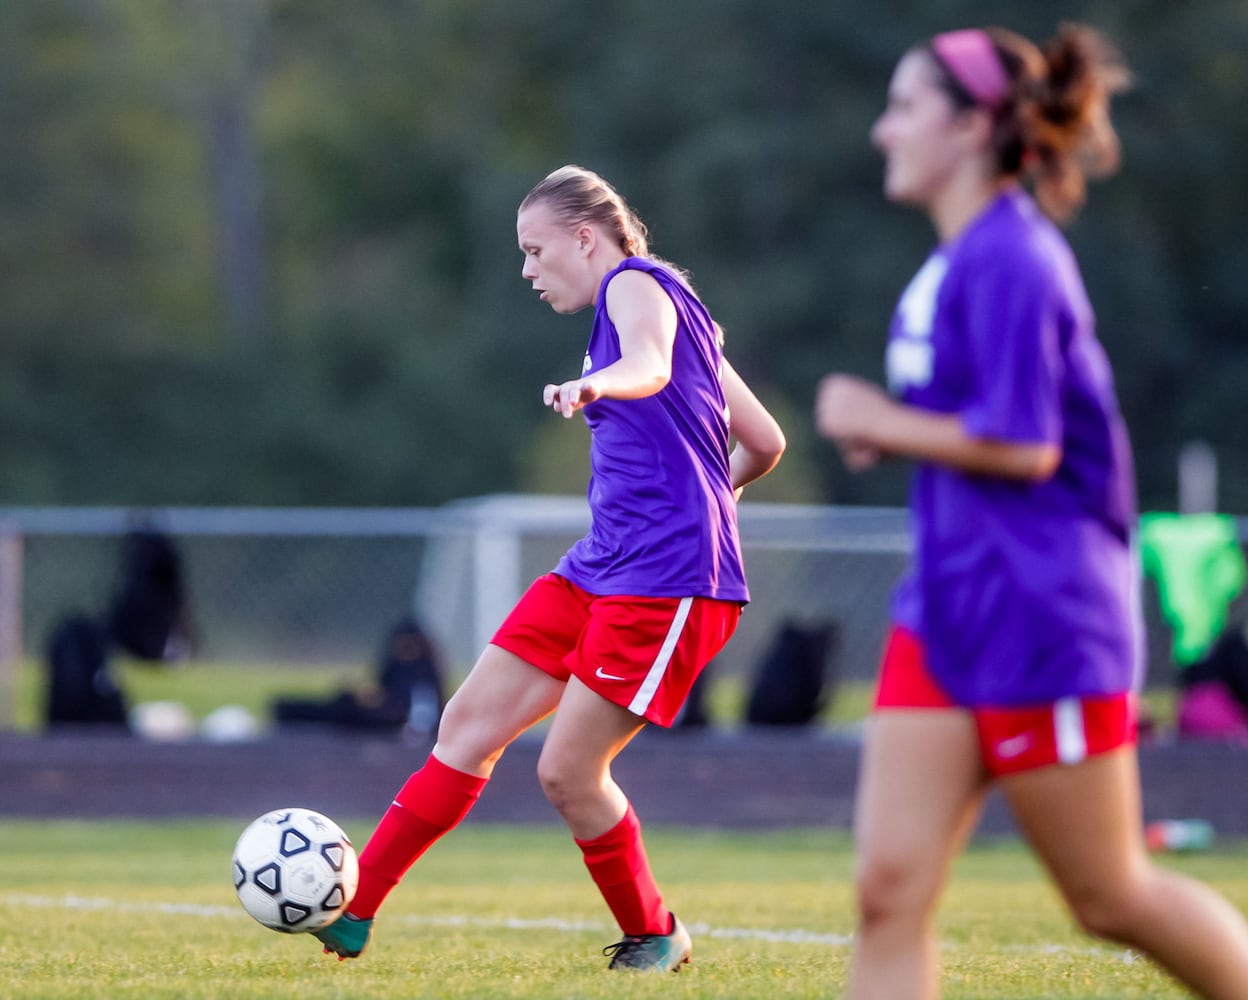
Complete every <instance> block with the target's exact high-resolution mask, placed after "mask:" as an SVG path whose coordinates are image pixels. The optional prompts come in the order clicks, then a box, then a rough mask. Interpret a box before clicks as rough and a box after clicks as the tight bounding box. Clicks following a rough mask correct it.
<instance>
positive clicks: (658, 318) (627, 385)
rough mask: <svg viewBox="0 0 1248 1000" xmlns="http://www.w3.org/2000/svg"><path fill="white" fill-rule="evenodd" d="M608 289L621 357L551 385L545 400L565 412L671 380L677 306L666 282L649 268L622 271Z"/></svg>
mask: <svg viewBox="0 0 1248 1000" xmlns="http://www.w3.org/2000/svg"><path fill="white" fill-rule="evenodd" d="M606 295H607V314H608V315H609V316H610V317H611V322H612V323H614V324H615V329H616V332H617V333H618V334H619V337H620V359H619V360H618V361H616V362H614V363H612V364H609V365H607V367H606V368H603V369H602V370H601V371H597V372H591V373H590V374H589V375H586V376H585V377H584V378H578V379H572V380H570V381H568V382H563V383H561V384H559V385H548V386H546V388H545V390H544V391H543V393H542V398H543V400H544V402H545V404H546V405H547V406H549V407H551V408H552V409H553V410H555V411H556V412H557V413H561V414H562V415H563V416H565V417H570V416H572V414H574V413H575V412H576V411H577V410H579V409H581V408H582V407H584V406H587V405H588V404H590V403H592V402H594V401H595V400H597V399H601V398H603V397H607V398H609V399H644V398H645V397H646V396H653V395H654V394H655V393H656V392H659V391H660V390H662V389H663V387H664V386H666V385H667V383H668V382H669V381H671V377H672V345H673V344H674V343H675V341H676V307H675V306H674V305H673V304H672V300H671V299H670V298H668V295H667V293H666V292H665V291H663V288H662V286H660V285H659V283H658V282H657V281H655V280H654V278H652V277H650V275H648V274H646V273H645V272H643V271H621V272H620V273H619V274H617V275H616V276H615V277H614V278H612V279H611V281H610V283H609V284H608V285H607V291H606Z"/></svg>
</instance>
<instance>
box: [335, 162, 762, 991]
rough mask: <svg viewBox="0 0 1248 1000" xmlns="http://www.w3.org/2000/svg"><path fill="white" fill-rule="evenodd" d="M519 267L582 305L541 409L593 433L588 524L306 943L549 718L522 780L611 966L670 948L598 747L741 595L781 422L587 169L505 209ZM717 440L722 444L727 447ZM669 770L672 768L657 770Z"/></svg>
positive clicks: (672, 692) (553, 302) (682, 682)
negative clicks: (760, 484)
mask: <svg viewBox="0 0 1248 1000" xmlns="http://www.w3.org/2000/svg"><path fill="white" fill-rule="evenodd" d="M516 228H517V236H518V238H519V243H520V249H521V251H522V252H523V254H524V268H523V271H522V275H523V277H524V279H525V280H526V281H529V282H530V283H531V284H532V286H533V290H534V291H535V292H537V293H538V294H539V296H540V298H541V300H542V301H543V302H545V303H547V304H548V305H549V306H550V307H551V308H552V309H553V310H555V312H557V313H563V314H572V313H576V312H579V311H580V310H582V309H585V308H588V307H590V306H593V307H594V322H593V330H592V332H591V334H590V339H589V346H588V349H587V352H586V354H585V358H584V364H583V367H582V370H581V376H580V377H579V378H575V379H572V380H570V381H566V382H562V383H559V384H552V385H547V386H546V387H545V389H544V391H543V399H544V402H545V405H547V406H549V407H551V408H552V409H553V410H554V411H555V412H556V413H559V414H561V415H563V416H564V417H571V416H572V415H573V414H574V413H576V412H577V411H580V410H583V411H584V413H585V420H586V422H587V423H588V424H589V427H590V429H591V432H592V444H591V448H590V457H591V467H592V478H591V480H590V486H589V503H590V509H591V512H592V526H591V528H590V531H589V533H588V534H587V535H586V536H585V537H584V538H583V539H581V540H580V541H579V542H577V543H576V544H575V545H574V546H573V547H572V548H571V549H570V550H569V551H568V553H567V554H566V555H565V556H564V557H563V559H562V561H561V562H560V563H559V565H558V566H557V567H556V569H555V570H554V572H552V573H549V574H547V575H545V576H543V577H540V578H539V579H538V580H537V581H535V582H534V583H533V585H532V586H531V587H530V589H529V590H528V591H527V592H526V593H525V594H524V596H523V597H521V599H520V601H519V603H518V604H517V605H516V607H515V609H514V610H513V611H512V612H511V614H510V615H509V616H508V617H507V619H506V621H505V622H504V623H503V624H502V626H501V627H500V629H499V630H498V632H497V634H496V635H495V636H494V639H493V641H492V642H491V643H490V644H489V645H487V646H486V649H485V651H484V652H483V653H482V654H481V656H480V658H479V659H478V660H477V663H476V665H475V666H474V667H473V669H472V671H471V673H470V674H469V675H468V677H467V678H466V679H465V681H464V683H463V684H462V685H461V686H460V688H459V690H458V691H457V692H456V693H455V695H454V696H453V697H452V698H451V700H450V702H449V703H448V704H447V707H446V710H445V713H444V714H443V717H442V721H441V725H440V727H439V730H438V737H437V742H436V744H435V745H434V748H433V751H432V753H431V754H430V756H429V759H428V760H427V761H426V763H425V766H424V767H423V768H422V769H421V770H419V771H417V772H416V773H415V774H413V775H412V776H411V778H410V779H409V780H408V781H407V783H406V784H405V785H404V786H403V787H402V788H401V789H399V792H398V794H397V795H396V796H395V799H394V803H393V804H392V805H391V807H390V809H389V810H388V811H387V812H386V814H385V815H384V816H383V818H382V820H381V822H380V824H379V825H378V827H377V830H376V831H375V833H374V834H373V836H372V838H371V839H370V840H369V842H368V845H367V846H366V847H365V849H364V851H363V852H362V854H361V856H360V886H359V890H358V891H357V893H356V896H355V898H354V900H353V901H352V903H351V906H350V907H349V910H348V912H347V914H346V915H345V916H344V917H343V918H341V919H339V920H338V921H336V922H335V923H333V924H331V925H330V926H329V927H328V928H326V929H325V930H323V931H320V932H317V937H318V938H319V939H320V940H321V941H322V943H323V944H324V945H325V950H326V952H333V953H336V954H338V955H339V956H340V957H350V958H353V957H355V956H357V955H359V954H360V952H361V951H362V950H363V949H364V947H365V945H366V944H367V942H368V939H369V936H370V933H371V929H372V924H373V917H374V915H375V914H376V912H377V909H378V907H379V906H380V905H381V903H382V901H383V900H384V899H385V897H386V895H387V894H388V893H389V892H390V890H391V889H393V888H394V886H395V885H396V884H397V883H398V881H399V880H400V878H402V876H403V874H404V873H405V872H406V871H407V870H408V868H409V867H410V866H411V865H412V864H413V863H414V862H415V861H416V859H417V858H419V857H420V856H421V854H422V853H423V852H424V851H425V850H426V849H427V848H428V847H429V846H430V844H432V843H433V842H434V841H435V840H437V839H438V838H439V837H441V836H442V835H443V834H444V833H446V832H447V831H448V830H450V829H452V828H453V827H454V826H456V825H457V824H458V823H459V822H460V821H461V820H462V819H463V818H464V816H465V815H466V814H467V813H468V811H469V809H471V808H472V806H473V804H474V803H475V802H476V800H477V797H478V796H479V795H480V794H481V791H482V789H483V787H484V786H485V784H486V782H487V781H488V780H489V777H490V774H491V772H492V771H493V769H494V766H495V764H496V763H497V762H498V760H499V758H500V757H501V756H502V754H503V751H504V750H505V749H506V747H507V746H508V745H509V744H510V743H511V742H512V741H513V740H515V739H516V737H518V736H519V735H520V734H521V733H523V732H524V731H525V730H527V729H529V728H530V727H531V726H533V725H534V723H536V722H538V721H539V720H541V719H544V718H546V717H547V716H549V715H551V714H552V713H553V714H554V718H553V720H552V721H551V724H550V728H549V731H548V732H547V735H546V738H545V741H544V743H543V747H542V752H541V755H540V758H539V761H538V778H539V779H540V781H541V784H542V788H543V789H544V790H545V792H546V795H547V796H548V797H549V799H550V801H551V803H552V804H553V805H554V806H555V808H556V809H557V810H558V811H559V813H560V814H561V815H562V816H563V818H564V820H565V821H566V822H567V824H568V828H569V829H570V830H571V832H572V836H573V837H574V838H575V840H576V843H577V844H578V845H579V847H580V848H581V851H582V852H583V854H584V859H585V864H586V866H587V867H588V869H589V873H590V875H591V876H592V878H593V880H594V882H595V883H596V884H597V886H598V888H599V890H600V891H601V892H602V895H603V898H604V899H605V900H606V903H607V906H608V907H609V908H610V910H611V913H612V914H613V915H614V917H615V919H616V921H617V923H618V924H619V926H620V929H621V931H622V932H623V934H624V937H623V939H622V940H621V941H619V942H618V943H617V944H614V945H611V946H610V947H609V948H607V949H606V953H608V954H610V955H611V956H612V960H611V963H610V964H611V967H612V968H640V969H671V970H675V969H677V968H679V966H680V965H681V964H682V963H683V962H686V961H688V960H689V955H690V952H691V943H690V939H689V935H688V933H687V932H686V930H685V928H684V927H683V926H682V925H681V924H680V922H679V921H678V920H677V919H676V917H675V916H674V915H673V914H672V913H671V912H670V911H669V910H668V908H667V907H666V906H665V905H664V902H663V898H662V895H661V894H660V892H659V890H658V887H657V886H656V884H655V880H654V877H653V875H652V874H651V870H650V864H649V861H648V860H647V857H646V851H645V848H644V846H643V844H642V838H641V827H640V824H639V823H638V820H637V816H636V815H635V814H634V812H633V809H632V807H631V805H630V804H629V801H628V799H627V797H626V796H625V794H624V792H623V791H622V790H621V789H620V787H619V786H618V785H616V783H615V782H614V780H613V779H612V777H611V762H612V761H613V760H614V759H615V757H616V755H617V754H619V752H620V751H621V750H622V749H623V748H624V747H625V746H626V745H627V744H628V742H629V741H630V740H632V738H633V737H634V736H636V735H637V733H638V732H640V731H641V729H642V727H643V726H644V725H645V724H646V723H647V722H653V723H657V724H658V725H660V726H670V725H671V724H672V722H673V720H674V719H675V718H676V715H677V713H678V711H679V709H680V707H681V705H682V703H683V702H684V700H685V698H686V696H687V695H688V692H689V689H690V687H691V686H692V684H693V682H694V680H695V679H696V678H697V676H698V673H699V672H700V671H701V670H702V668H703V667H704V666H705V665H706V663H707V662H708V661H709V660H710V659H711V658H712V657H713V656H714V655H715V654H716V653H717V652H718V651H719V650H720V648H721V647H722V646H723V645H724V643H725V642H727V641H728V639H729V637H730V636H731V635H732V633H733V630H734V629H735V628H736V625H737V622H738V620H739V618H740V615H741V609H742V606H743V605H744V604H745V603H746V601H747V600H748V599H749V594H748V591H747V589H746V581H745V575H744V572H743V569H742V563H741V549H740V543H739V540H738V536H737V517H736V500H737V499H738V498H739V496H740V491H741V488H742V487H743V486H745V485H746V484H747V483H749V482H751V481H752V480H754V479H757V478H758V477H759V476H762V475H764V474H766V473H767V472H768V471H770V470H771V468H772V467H773V466H774V465H775V464H776V462H777V461H779V459H780V455H781V453H782V452H783V450H784V446H785V441H784V435H783V434H782V432H781V430H780V427H779V426H778V425H777V424H776V422H775V420H774V419H772V417H771V415H770V414H769V413H768V412H767V410H766V409H764V407H763V406H762V404H761V403H760V402H759V401H758V400H757V399H756V398H755V396H754V395H753V393H751V392H750V390H749V389H748V388H747V387H746V385H745V383H744V382H743V381H742V380H741V378H740V377H739V376H738V375H737V374H736V372H735V371H734V370H733V369H732V367H731V366H730V365H729V364H728V363H727V361H725V360H724V357H723V349H722V342H721V341H722V337H721V332H720V330H719V328H718V326H717V325H716V324H715V323H714V321H713V320H712V319H711V317H710V315H709V314H708V312H707V311H706V308H705V307H704V306H703V305H702V303H701V302H700V301H699V299H698V297H697V295H696V294H695V293H694V292H693V290H692V288H691V287H690V285H689V283H688V280H687V278H686V277H685V276H684V275H683V274H682V273H681V272H680V271H679V270H678V269H677V268H675V267H673V266H672V265H670V264H668V263H665V262H663V261H660V260H658V259H656V258H654V257H651V256H650V255H649V251H648V247H647V231H646V227H645V226H644V225H643V224H642V222H641V221H640V220H639V219H638V218H637V216H636V215H635V213H634V212H633V211H632V209H631V208H630V207H629V206H628V205H627V204H626V203H625V202H624V200H623V199H622V198H621V197H620V196H619V194H618V193H617V192H616V191H615V190H614V188H612V187H611V185H610V184H608V183H607V182H606V181H605V180H603V179H602V178H601V177H599V176H598V175H597V174H594V173H592V172H590V171H588V170H585V169H583V168H580V167H575V166H568V167H563V168H561V169H559V170H557V171H555V172H554V173H552V174H550V175H549V176H548V177H546V178H545V179H544V180H543V181H541V182H540V183H539V184H538V185H537V186H536V187H534V188H533V190H532V191H530V192H529V194H528V195H527V196H526V197H525V199H524V201H523V202H522V203H521V205H520V209H519V212H518V215H517V227H516ZM730 435H731V437H733V438H735V439H736V446H735V447H734V448H732V450H731V453H730V450H729V447H730V444H729V442H730ZM656 779H657V780H661V781H680V780H681V777H680V772H679V766H678V765H677V764H675V763H674V764H673V767H672V770H671V771H670V772H669V773H667V774H663V775H656Z"/></svg>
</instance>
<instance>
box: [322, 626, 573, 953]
mask: <svg viewBox="0 0 1248 1000" xmlns="http://www.w3.org/2000/svg"><path fill="white" fill-rule="evenodd" d="M563 687H564V682H563V681H562V680H559V679H558V678H555V677H552V676H551V675H550V674H547V673H545V672H543V671H542V670H539V669H538V668H536V667H534V666H532V665H531V664H529V663H527V662H525V661H524V660H522V659H521V658H520V657H518V656H516V655H515V654H514V653H510V652H508V651H507V650H505V649H501V648H499V647H498V646H494V645H489V646H487V647H486V649H485V652H483V653H482V654H481V657H480V658H479V659H478V660H477V663H476V665H475V666H474V667H473V669H472V671H471V672H470V673H469V675H468V677H467V678H466V679H465V680H464V682H463V684H462V685H461V686H460V687H459V689H458V690H457V691H456V692H455V694H454V695H453V696H452V698H451V700H450V701H449V702H448V703H447V706H446V710H445V711H444V712H443V714H442V719H441V721H440V723H439V726H438V740H437V743H436V744H435V746H434V748H433V751H432V753H430V755H429V758H428V760H426V762H425V766H424V767H422V768H421V769H420V770H419V771H416V772H415V773H414V774H413V775H412V776H411V777H410V778H408V780H407V782H406V783H405V784H404V785H403V787H402V788H400V789H399V791H398V794H397V795H395V797H394V801H393V802H392V803H391V805H390V808H389V809H387V810H386V812H385V814H384V815H383V816H382V818H381V821H380V822H379V823H378V825H377V829H376V830H375V831H374V832H373V835H372V836H371V837H370V838H369V840H368V844H367V845H366V846H365V848H364V850H363V851H362V852H361V853H360V883H359V888H358V889H357V890H356V894H355V897H354V898H353V899H352V901H351V904H350V905H349V906H348V908H347V912H346V914H345V915H344V917H343V919H341V920H339V921H336V922H335V923H333V924H330V925H329V926H328V927H326V928H325V929H324V930H323V931H320V932H318V933H317V937H318V939H319V940H320V941H321V942H322V944H324V945H325V950H326V951H327V952H335V953H336V954H338V955H339V957H346V958H354V957H356V956H357V955H359V953H360V952H361V951H362V950H363V948H364V946H365V945H366V944H367V942H368V937H369V933H370V931H371V924H372V919H373V917H374V916H376V913H377V910H378V909H379V908H380V906H381V904H382V903H383V902H384V901H385V899H386V897H387V896H388V895H389V894H390V892H391V891H392V890H393V889H394V888H395V886H396V885H398V883H399V881H400V880H401V879H402V878H403V876H404V875H405V874H406V873H407V871H408V869H410V868H411V867H412V865H413V864H415V863H416V861H417V860H418V859H419V858H420V857H421V855H423V854H424V853H425V851H426V850H428V849H429V847H430V846H431V845H432V844H433V843H434V842H435V841H436V840H438V839H439V838H440V837H442V836H443V835H444V834H446V833H448V832H449V831H450V830H452V829H454V828H455V827H456V826H458V825H459V823H460V822H461V821H462V820H463V818H464V817H465V816H466V815H467V814H468V812H469V810H470V809H471V808H472V807H473V805H475V804H476V801H477V799H478V797H479V796H480V794H481V791H482V789H483V788H484V787H485V784H486V782H487V781H488V780H489V777H490V774H491V773H492V772H493V770H494V765H495V764H496V763H497V761H498V759H499V757H500V756H502V753H503V751H504V750H505V749H506V748H507V746H508V745H509V744H510V743H511V742H512V741H513V740H514V739H515V738H516V737H517V736H519V735H520V734H521V733H523V732H524V731H525V730H526V729H528V728H529V727H531V726H532V725H533V724H534V723H536V722H537V721H539V720H540V719H543V718H545V717H546V716H547V715H549V714H550V713H551V711H552V710H553V709H554V707H555V705H556V704H558V699H559V696H560V694H561V693H562V692H563Z"/></svg>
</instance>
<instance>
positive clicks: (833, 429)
mask: <svg viewBox="0 0 1248 1000" xmlns="http://www.w3.org/2000/svg"><path fill="white" fill-rule="evenodd" d="M891 405H892V400H891V399H890V398H889V396H888V395H887V394H886V393H885V392H884V390H883V389H881V388H880V387H879V386H878V385H876V384H875V383H873V382H868V381H867V380H866V379H862V378H858V377H857V376H855V375H840V374H837V375H827V376H825V377H824V378H823V379H822V381H820V383H819V387H818V389H816V390H815V430H817V431H818V432H819V433H820V435H822V436H823V437H825V438H827V439H828V440H830V441H836V442H837V443H841V442H847V441H853V442H855V443H857V444H868V443H869V442H870V441H871V432H872V430H873V429H874V428H875V426H876V425H877V424H878V422H879V420H880V419H881V417H883V416H884V414H885V411H886V410H887V409H888V408H889V407H890V406H891Z"/></svg>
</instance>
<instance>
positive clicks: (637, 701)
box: [628, 597, 693, 715]
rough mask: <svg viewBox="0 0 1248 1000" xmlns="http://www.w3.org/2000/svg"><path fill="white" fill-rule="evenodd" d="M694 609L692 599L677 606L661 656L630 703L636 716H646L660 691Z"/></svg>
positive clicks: (661, 648) (657, 658)
mask: <svg viewBox="0 0 1248 1000" xmlns="http://www.w3.org/2000/svg"><path fill="white" fill-rule="evenodd" d="M692 607H693V598H692V597H682V598H681V599H680V604H678V605H677V606H676V617H675V618H673V619H672V626H671V628H669V629H668V630H667V637H666V638H665V639H664V640H663V645H662V646H660V647H659V655H658V656H656V657H655V658H654V663H652V664H651V665H650V672H649V673H647V674H646V679H645V680H644V681H642V682H641V687H639V688H638V689H637V693H636V694H635V695H633V700H632V701H630V702H629V703H628V710H629V711H630V712H632V713H633V714H634V715H645V714H646V709H647V708H649V707H650V702H651V701H653V700H654V693H655V692H656V691H657V690H658V689H659V682H660V681H662V680H663V675H664V674H665V673H666V672H667V665H668V663H669V662H671V659H672V654H673V653H674V652H676V643H677V642H678V641H679V640H680V633H681V632H683V631H684V629H685V621H686V620H687V619H688V618H689V609H690V608H692Z"/></svg>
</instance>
